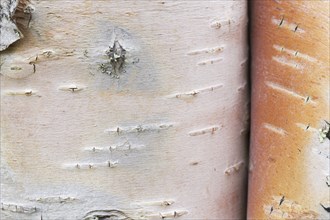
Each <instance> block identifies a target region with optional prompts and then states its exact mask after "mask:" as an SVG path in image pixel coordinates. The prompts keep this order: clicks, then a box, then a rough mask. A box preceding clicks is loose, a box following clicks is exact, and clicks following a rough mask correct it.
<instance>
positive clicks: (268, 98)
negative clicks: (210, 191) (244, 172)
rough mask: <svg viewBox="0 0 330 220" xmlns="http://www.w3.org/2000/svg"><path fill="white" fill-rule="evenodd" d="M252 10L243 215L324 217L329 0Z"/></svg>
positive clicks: (328, 169)
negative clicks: (246, 187) (247, 164)
mask: <svg viewBox="0 0 330 220" xmlns="http://www.w3.org/2000/svg"><path fill="white" fill-rule="evenodd" d="M251 9H252V11H251V12H252V13H251V14H252V29H251V31H252V35H251V36H252V38H251V39H252V65H251V66H252V84H253V87H252V109H251V122H252V125H251V148H250V149H251V150H250V167H251V170H250V173H249V195H248V197H249V198H248V218H249V219H330V210H329V206H328V204H329V202H330V201H329V198H330V187H329V184H328V177H329V175H330V166H329V165H330V160H329V159H330V142H329V137H330V133H329V121H330V115H329V112H330V108H329V100H330V95H329V91H330V84H329V82H330V78H329V66H330V64H329V60H330V59H329V54H330V51H329V13H330V11H329V1H321V0H318V1H308V0H302V1H285V0H276V1H264V0H256V1H253V3H252V5H251Z"/></svg>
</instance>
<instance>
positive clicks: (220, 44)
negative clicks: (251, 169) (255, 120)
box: [1, 0, 249, 220]
mask: <svg viewBox="0 0 330 220" xmlns="http://www.w3.org/2000/svg"><path fill="white" fill-rule="evenodd" d="M246 4H247V2H246V1H218V0H216V1H140V0H136V1H74V2H73V1H65V0H57V1H36V3H35V7H36V11H35V13H34V14H33V19H32V21H31V24H30V28H29V31H28V32H27V34H25V38H24V42H23V41H18V42H17V43H15V44H14V45H13V46H12V47H9V48H7V49H6V50H5V51H3V52H2V54H1V62H2V66H1V128H2V129H1V172H2V173H1V183H2V187H1V201H2V203H3V207H4V208H3V209H2V210H1V219H39V220H40V219H43V220H46V219H51V220H54V219H68V220H69V219H70V220H71V219H105V218H113V219H173V218H175V219H219V218H224V219H230V218H232V219H241V218H244V216H245V206H246V204H245V193H246V189H245V187H244V186H245V181H246V167H245V165H244V164H247V161H246V160H247V158H246V156H247V155H246V147H247V146H246V145H247V143H246V142H247V136H246V133H245V132H242V131H245V130H246V129H247V126H248V125H247V121H248V115H249V114H248V105H249V100H248V91H247V89H246V82H247V70H246V65H245V63H246V60H247V41H246V36H247V33H246V30H247V17H246V16H247V7H246ZM213 61H214V62H213ZM201 63H203V65H200V64H201ZM204 64H205V65H204ZM194 91H195V92H196V94H193V93H194ZM173 94H174V95H173ZM228 169H229V171H228V172H230V175H226V173H225V171H226V170H228ZM228 172H227V173H228Z"/></svg>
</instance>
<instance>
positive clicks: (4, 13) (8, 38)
mask: <svg viewBox="0 0 330 220" xmlns="http://www.w3.org/2000/svg"><path fill="white" fill-rule="evenodd" d="M33 11H34V7H33V6H32V4H31V2H30V1H29V0H1V1H0V33H1V38H0V51H3V50H5V49H7V48H8V47H9V46H10V45H11V44H12V43H14V42H16V41H17V40H19V39H21V38H23V37H24V36H23V34H22V33H21V31H20V30H19V28H18V27H17V22H16V20H17V19H20V18H23V19H24V15H27V14H28V15H29V19H28V20H29V21H30V19H31V13H33ZM29 21H28V23H29Z"/></svg>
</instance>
